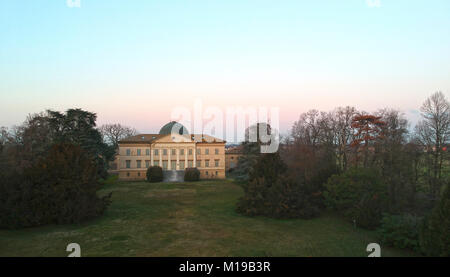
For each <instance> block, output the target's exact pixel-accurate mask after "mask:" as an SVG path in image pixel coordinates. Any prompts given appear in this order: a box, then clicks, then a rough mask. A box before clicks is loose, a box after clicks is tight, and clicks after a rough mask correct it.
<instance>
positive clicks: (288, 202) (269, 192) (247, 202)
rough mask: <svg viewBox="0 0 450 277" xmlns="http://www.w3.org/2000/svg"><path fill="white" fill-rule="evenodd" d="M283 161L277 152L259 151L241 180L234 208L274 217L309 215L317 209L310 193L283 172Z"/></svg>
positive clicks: (246, 213)
mask: <svg viewBox="0 0 450 277" xmlns="http://www.w3.org/2000/svg"><path fill="white" fill-rule="evenodd" d="M285 171H286V165H285V164H284V162H283V161H282V160H281V158H280V156H279V154H278V153H274V154H263V155H261V156H260V157H259V159H258V161H257V163H256V164H255V165H254V166H253V168H252V170H251V173H250V181H249V182H248V183H247V184H244V185H243V187H244V192H245V193H244V196H243V197H242V198H241V199H239V201H238V204H237V211H238V212H240V213H242V214H245V215H249V216H255V215H263V216H269V217H274V218H311V217H314V216H316V215H317V214H318V213H319V207H318V206H317V205H316V204H315V202H314V198H315V197H318V195H316V196H314V194H313V193H311V192H310V191H308V190H307V188H306V187H305V186H303V185H301V184H299V183H298V182H296V181H294V180H293V179H291V178H288V177H286V176H285V174H284V173H285Z"/></svg>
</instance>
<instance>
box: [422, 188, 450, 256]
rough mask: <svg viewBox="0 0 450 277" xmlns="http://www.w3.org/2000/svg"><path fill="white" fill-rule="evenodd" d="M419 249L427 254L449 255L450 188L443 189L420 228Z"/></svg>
mask: <svg viewBox="0 0 450 277" xmlns="http://www.w3.org/2000/svg"><path fill="white" fill-rule="evenodd" d="M419 243H420V249H421V251H422V252H423V253H424V254H425V255H427V256H441V257H449V256H450V188H449V185H447V187H446V188H445V189H444V193H443V195H442V196H441V199H440V201H439V202H438V204H437V205H436V207H434V209H433V211H432V213H431V214H430V215H429V216H427V217H426V218H425V220H424V221H423V224H422V225H421V228H420V233H419Z"/></svg>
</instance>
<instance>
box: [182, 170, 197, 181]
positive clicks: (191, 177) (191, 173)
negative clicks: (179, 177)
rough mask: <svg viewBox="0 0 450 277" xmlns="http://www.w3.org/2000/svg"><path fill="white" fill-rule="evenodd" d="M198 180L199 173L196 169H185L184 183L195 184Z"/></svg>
mask: <svg viewBox="0 0 450 277" xmlns="http://www.w3.org/2000/svg"><path fill="white" fill-rule="evenodd" d="M198 180H200V171H199V170H198V169H197V168H196V167H191V168H186V169H185V170H184V181H186V182H197V181H198Z"/></svg>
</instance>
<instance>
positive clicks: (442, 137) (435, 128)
mask: <svg viewBox="0 0 450 277" xmlns="http://www.w3.org/2000/svg"><path fill="white" fill-rule="evenodd" d="M420 110H421V114H422V117H423V119H422V120H421V121H420V122H419V123H418V124H417V126H416V134H417V137H418V140H419V141H420V143H421V144H422V146H423V147H424V148H425V149H426V151H427V154H428V156H429V157H427V161H428V162H427V164H428V183H429V185H430V188H431V193H432V194H433V195H435V196H436V195H437V193H438V192H439V190H440V187H441V177H442V165H443V162H444V157H445V155H444V150H443V148H444V147H446V145H447V144H448V143H449V137H450V103H449V102H448V101H447V99H446V98H445V96H444V94H443V93H442V92H436V93H434V94H433V95H432V96H431V97H429V98H428V99H427V100H426V101H425V102H424V103H423V105H422V107H421V109H420Z"/></svg>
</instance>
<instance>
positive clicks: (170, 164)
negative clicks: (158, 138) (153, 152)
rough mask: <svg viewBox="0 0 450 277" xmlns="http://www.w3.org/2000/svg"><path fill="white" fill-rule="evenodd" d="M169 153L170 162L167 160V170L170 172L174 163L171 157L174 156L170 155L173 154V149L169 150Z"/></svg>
mask: <svg viewBox="0 0 450 277" xmlns="http://www.w3.org/2000/svg"><path fill="white" fill-rule="evenodd" d="M167 152H169V153H167V157H168V160H167V169H168V170H171V169H172V163H171V160H170V155H171V154H172V153H170V152H172V149H170V148H169V149H167Z"/></svg>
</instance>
